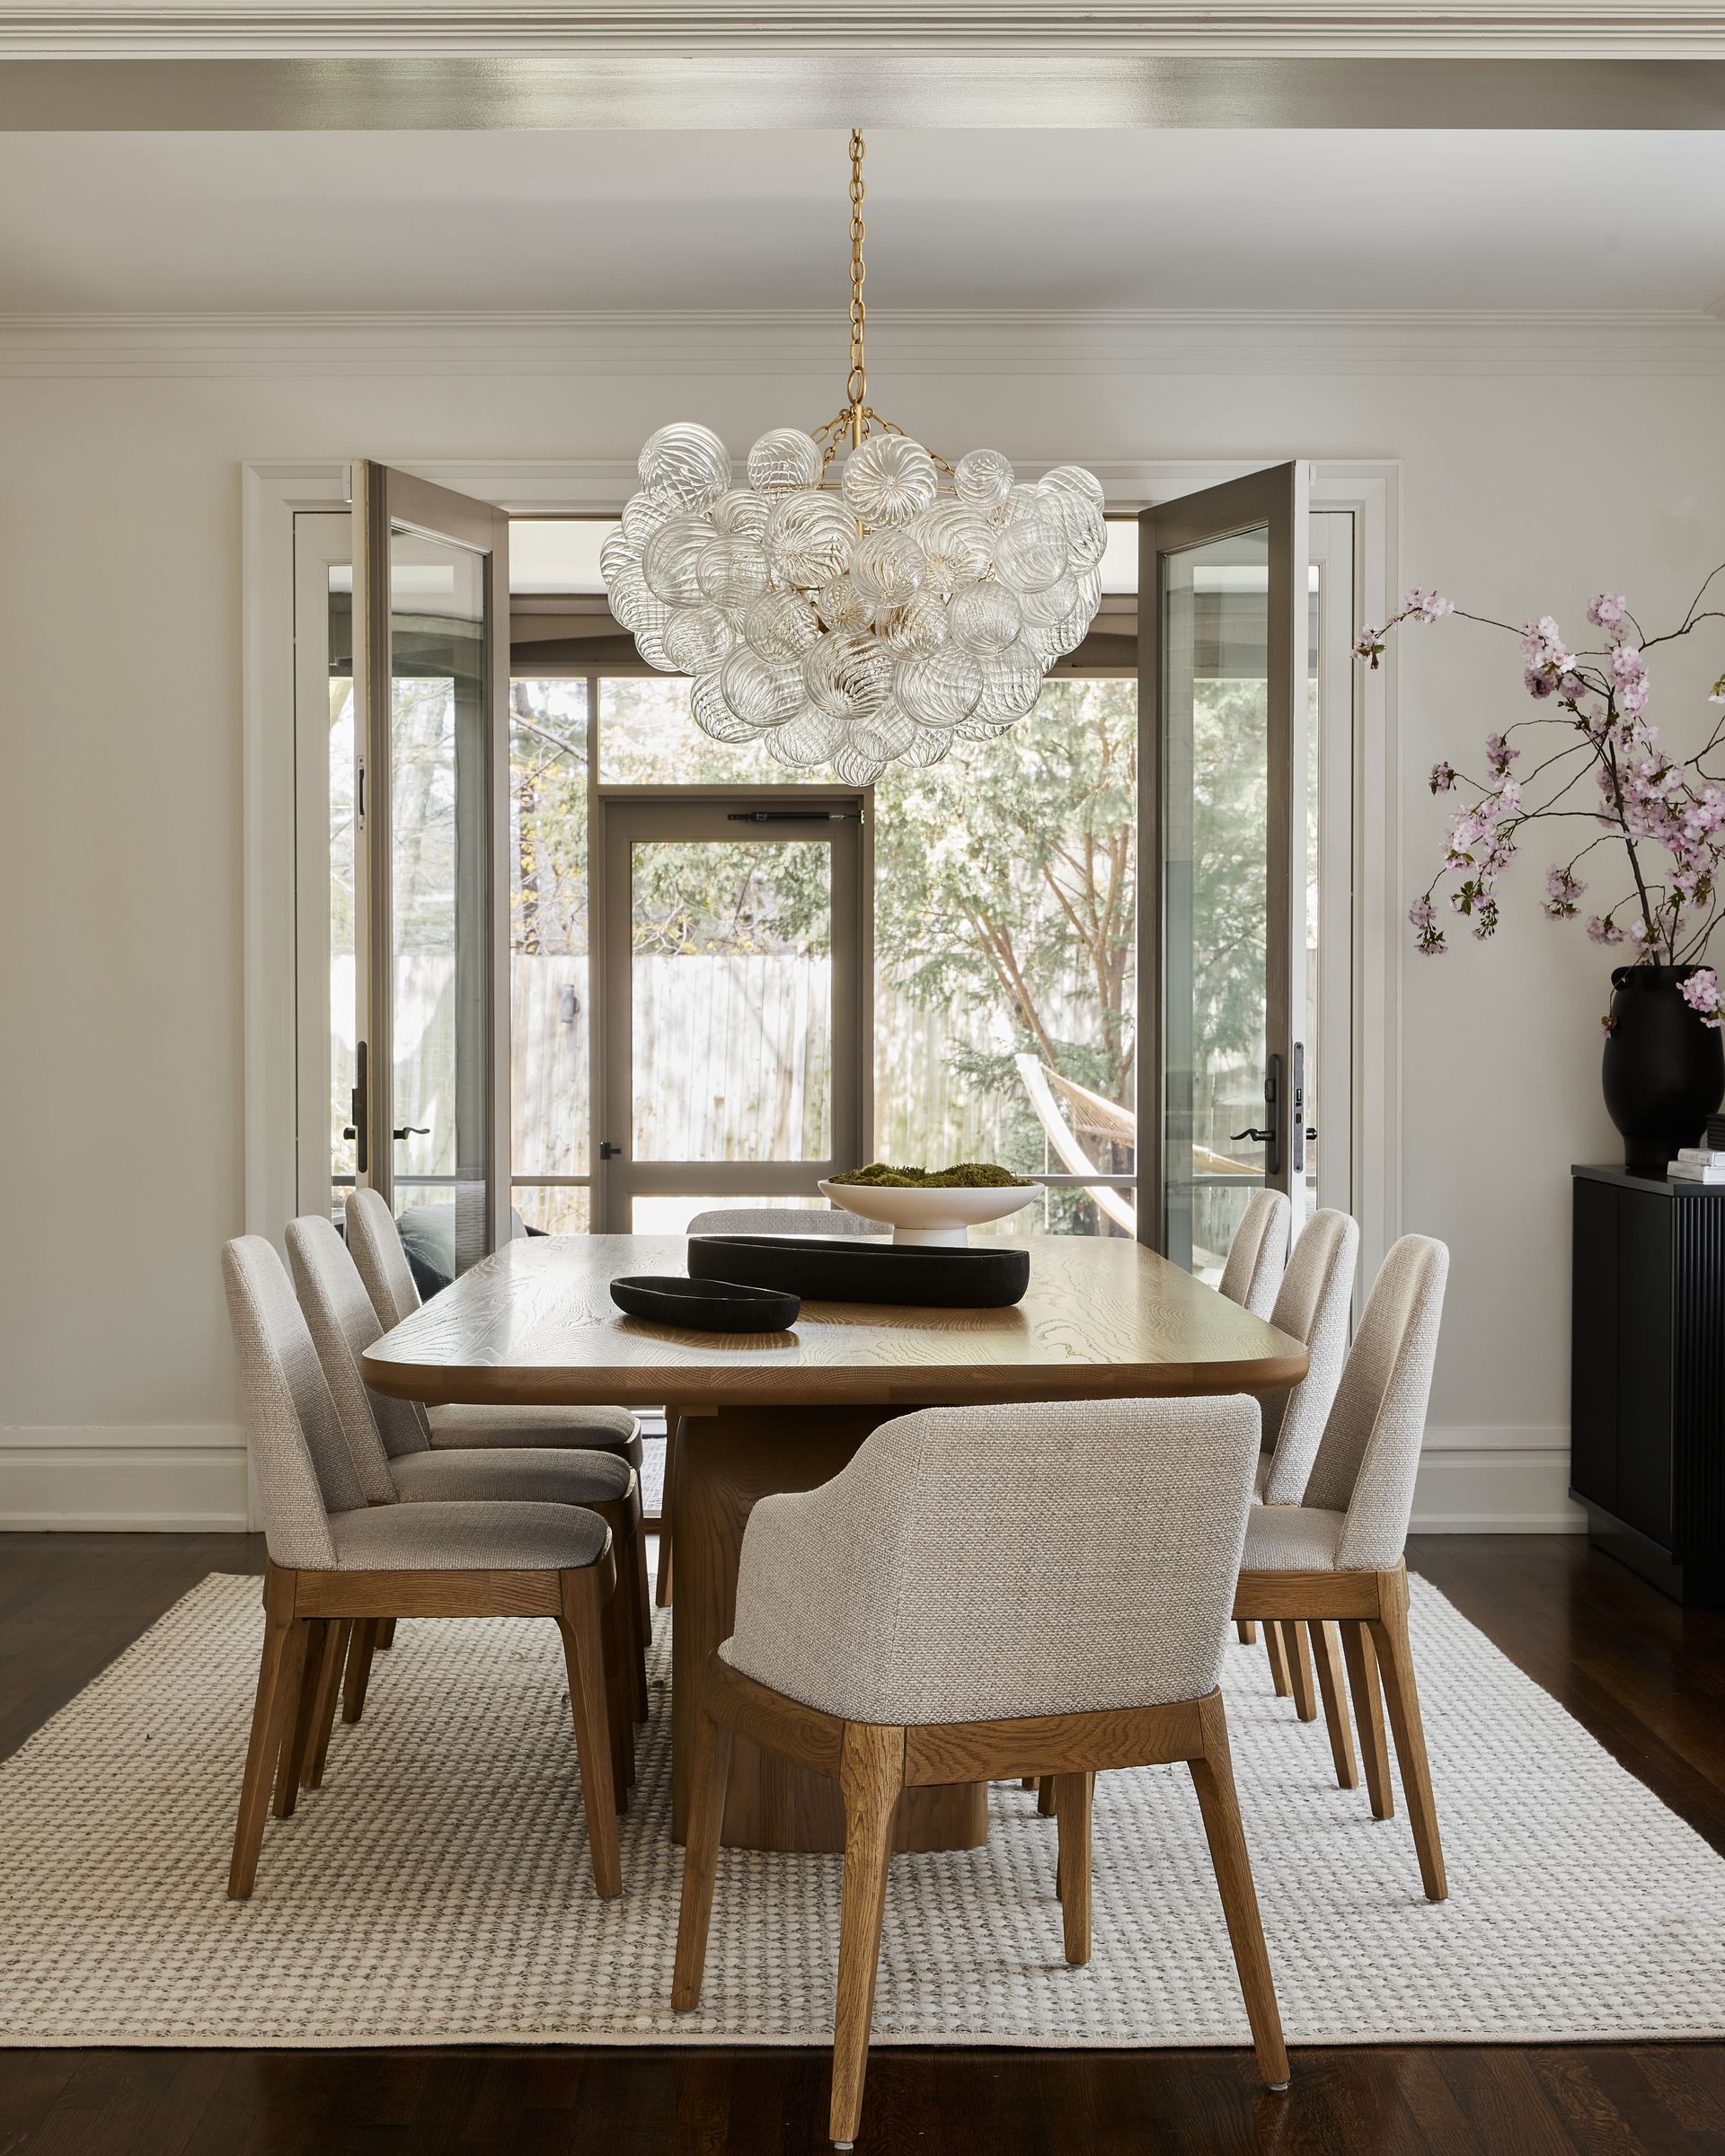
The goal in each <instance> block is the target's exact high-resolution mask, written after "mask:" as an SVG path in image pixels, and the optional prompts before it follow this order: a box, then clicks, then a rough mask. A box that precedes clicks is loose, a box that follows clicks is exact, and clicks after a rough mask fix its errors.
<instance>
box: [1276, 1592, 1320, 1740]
mask: <svg viewBox="0 0 1725 2156" xmlns="http://www.w3.org/2000/svg"><path fill="white" fill-rule="evenodd" d="M1282 1642H1283V1646H1284V1648H1286V1650H1287V1674H1288V1682H1289V1683H1291V1684H1292V1686H1293V1688H1294V1711H1295V1713H1296V1715H1298V1716H1299V1718H1300V1719H1301V1720H1302V1721H1303V1722H1315V1721H1316V1720H1317V1719H1318V1693H1317V1687H1316V1685H1315V1684H1314V1683H1313V1681H1312V1642H1311V1640H1310V1639H1307V1637H1306V1630H1305V1625H1303V1624H1302V1623H1301V1622H1300V1621H1299V1620H1298V1619H1297V1618H1295V1619H1293V1620H1292V1621H1289V1622H1288V1623H1287V1624H1286V1625H1284V1626H1283V1628H1282Z"/></svg>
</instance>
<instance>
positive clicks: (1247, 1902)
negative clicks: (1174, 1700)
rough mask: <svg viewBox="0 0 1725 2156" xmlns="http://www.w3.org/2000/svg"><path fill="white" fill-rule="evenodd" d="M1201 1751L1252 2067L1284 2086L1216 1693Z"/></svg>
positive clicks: (1199, 1777)
mask: <svg viewBox="0 0 1725 2156" xmlns="http://www.w3.org/2000/svg"><path fill="white" fill-rule="evenodd" d="M1201 1712H1202V1717H1203V1727H1204V1754H1203V1757H1202V1758H1200V1759H1194V1760H1191V1761H1189V1762H1188V1764H1189V1765H1190V1768H1191V1771H1192V1781H1193V1784H1194V1786H1195V1787H1196V1789H1197V1790H1198V1804H1199V1810H1200V1811H1201V1812H1202V1813H1203V1815H1204V1833H1205V1836H1206V1838H1207V1841H1208V1842H1209V1845H1210V1862H1211V1864H1212V1865H1213V1866H1214V1867H1215V1869H1216V1886H1217V1888H1218V1890H1219V1891H1220V1893H1221V1896H1222V1913H1223V1915H1224V1916H1225V1918H1226V1919H1227V1925H1228V1939H1229V1942H1230V1944H1231V1945H1232V1946H1233V1948H1234V1967H1235V1969H1236V1970H1237V1971H1238V1973H1239V1976H1240V1990H1241V1993H1242V1994H1243V1997H1244V1999H1245V2002H1246V2019H1248V2020H1249V2021H1250V2022H1251V2024H1252V2044H1253V2046H1254V2047H1255V2049H1256V2051H1257V2054H1258V2071H1259V2072H1260V2073H1261V2074H1262V2075H1263V2077H1264V2080H1265V2081H1266V2082H1267V2083H1268V2084H1269V2087H1270V2088H1272V2089H1286V2088H1287V2045H1286V2044H1285V2043H1284V2042H1283V2040H1282V2017H1281V2011H1280V2010H1279V2008H1278V2006H1277V2003H1276V1980H1275V1978H1274V1976H1272V1975H1271V1974H1270V1967H1269V1951H1268V1949H1267V1948H1265V1945H1264V1928H1263V1925H1262V1923H1261V1921H1260V1919H1259V1914H1258V1890H1257V1887H1256V1886H1254V1885H1253V1883H1252V1859H1251V1856H1250V1855H1249V1853H1248V1851H1247V1849H1246V1837H1245V1833H1244V1830H1243V1828H1242V1826H1241V1825H1240V1804H1239V1799H1238V1798H1237V1797H1236V1796H1235V1795H1234V1763H1233V1760H1232V1757H1231V1755H1230V1754H1229V1750H1228V1723H1227V1717H1226V1715H1225V1712H1224V1711H1223V1707H1222V1701H1221V1699H1220V1697H1219V1696H1218V1695H1216V1694H1212V1696H1211V1697H1210V1698H1209V1699H1207V1701H1204V1703H1203V1707H1202V1710H1201Z"/></svg>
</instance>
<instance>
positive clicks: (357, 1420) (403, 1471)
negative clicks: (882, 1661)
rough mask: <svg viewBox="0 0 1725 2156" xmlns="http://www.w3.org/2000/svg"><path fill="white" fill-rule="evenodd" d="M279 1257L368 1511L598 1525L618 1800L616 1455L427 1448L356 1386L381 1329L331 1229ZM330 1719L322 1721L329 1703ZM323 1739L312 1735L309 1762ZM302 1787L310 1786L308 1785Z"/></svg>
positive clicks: (628, 1671)
mask: <svg viewBox="0 0 1725 2156" xmlns="http://www.w3.org/2000/svg"><path fill="white" fill-rule="evenodd" d="M288 1262H289V1264H290V1265H291V1267H292V1268H293V1277H294V1285H295V1287H296V1291H297V1293H298V1296H299V1305H300V1309H301V1310H302V1312H304V1313H305V1321H306V1324H307V1325H308V1326H309V1328H310V1330H311V1335H312V1343H313V1346H314V1347H315V1348H316V1350H317V1358H318V1361H319V1363H320V1364H321V1365H322V1366H323V1379H324V1383H326V1384H327V1385H328V1387H329V1389H330V1395H331V1398H332V1400H333V1401H334V1403H335V1411H336V1417H337V1420H338V1421H339V1423H340V1424H341V1434H342V1436H343V1437H344V1439H345V1440H346V1443H347V1446H348V1452H349V1457H350V1458H351V1459H352V1462H353V1466H354V1471H355V1473H356V1474H357V1475H358V1480H359V1486H360V1489H362V1490H363V1491H364V1493H365V1498H366V1501H367V1504H370V1505H379V1506H382V1505H394V1504H397V1503H411V1504H422V1503H426V1502H428V1501H429V1502H432V1503H444V1502H449V1501H455V1502H465V1501H469V1500H471V1501H473V1502H475V1503H485V1504H493V1503H498V1502H503V1503H506V1504H522V1503H526V1504H558V1505H581V1506H587V1507H590V1508H591V1509H592V1510H593V1511H595V1512H597V1514H598V1515H599V1516H600V1518H602V1519H603V1520H604V1521H605V1522H606V1525H607V1526H608V1527H609V1528H610V1530H611V1533H612V1537H613V1539H614V1542H615V1547H616V1553H617V1562H618V1568H619V1570H620V1572H621V1575H622V1582H621V1586H620V1588H619V1591H618V1593H617V1595H616V1596H615V1600H614V1601H613V1602H612V1603H610V1604H608V1605H607V1607H606V1651H607V1657H608V1659H607V1680H608V1683H609V1685H610V1697H611V1701H612V1709H613V1714H614V1716H615V1724H616V1726H615V1733H614V1734H615V1749H616V1754H617V1756H616V1760H615V1775H616V1784H617V1790H618V1793H619V1795H620V1796H621V1795H623V1794H624V1793H625V1792H626V1791H627V1789H628V1788H629V1786H630V1784H631V1783H632V1780H633V1779H634V1744H633V1737H632V1732H631V1731H630V1728H629V1726H628V1708H627V1706H626V1705H625V1702H626V1701H630V1700H631V1698H632V1703H633V1709H634V1714H635V1717H636V1719H640V1720H642V1721H644V1720H645V1719H646V1718H647V1707H648V1699H647V1677H646V1648H647V1639H646V1636H645V1635H644V1634H643V1632H642V1630H641V1623H640V1609H641V1593H642V1590H644V1587H645V1584H646V1577H647V1564H646V1540H645V1535H644V1533H643V1531H642V1527H641V1497H640V1489H639V1485H638V1483H637V1481H636V1478H635V1472H634V1470H633V1469H632V1467H631V1466H630V1465H629V1462H627V1461H626V1460H620V1459H618V1458H616V1457H615V1454H610V1453H597V1452H576V1451H571V1450H569V1449H562V1450H556V1449H553V1448H551V1447H548V1446H547V1447H544V1448H538V1449H534V1448H528V1447H523V1446H517V1447H512V1448H509V1449H508V1450H498V1449H494V1448H493V1449H487V1448H484V1447H479V1448H475V1449H473V1450H472V1451H465V1452H462V1451H456V1450H455V1449H454V1448H453V1447H449V1446H446V1447H444V1448H443V1449H442V1450H440V1451H433V1450H432V1448H431V1447H430V1446H429V1445H427V1444H426V1442H425V1438H424V1434H423V1432H422V1430H421V1427H420V1423H419V1421H418V1419H417V1418H416V1417H415V1415H414V1413H413V1409H412V1405H411V1402H410V1401H404V1400H396V1399H393V1398H392V1397H391V1396H390V1395H389V1394H387V1393H383V1392H374V1391H373V1390H372V1388H371V1387H370V1386H369V1385H367V1383H366V1378H365V1370H364V1365H363V1363H362V1360H361V1358H362V1357H363V1356H364V1354H365V1352H366V1349H367V1347H370V1346H371V1345H372V1343H373V1341H374V1340H376V1339H379V1338H380V1337H381V1335H382V1332H383V1328H382V1326H381V1325H380V1324H379V1323H378V1321H377V1314H376V1311H375V1310H374V1309H373V1308H372V1305H371V1299H370V1297H369V1296H368V1295H367V1293H366V1287H365V1283H364V1281H363V1280H362V1279H361V1278H360V1277H359V1272H358V1267H357V1266H356V1265H355V1264H354V1261H353V1259H352V1258H351V1257H350V1256H349V1252H348V1249H347V1246H346V1244H345V1243H344V1242H343V1241H342V1240H341V1235H340V1234H339V1233H338V1232H337V1230H336V1228H335V1226H334V1224H333V1223H332V1221H331V1220H329V1219H328V1217H327V1216H325V1215H306V1216H305V1218H304V1219H300V1220H296V1221H292V1222H290V1223H289V1224H288ZM375 1651H376V1630H375V1628H372V1627H367V1628H364V1629H362V1630H360V1631H359V1632H358V1633H357V1634H356V1636H355V1638H354V1640H353V1642H352V1645H351V1647H350V1648H349V1662H348V1671H347V1678H346V1682H345V1684H344V1696H343V1701H342V1714H343V1718H344V1719H346V1720H348V1721H349V1722H355V1721H358V1719H359V1717H360V1714H361V1712H362V1711H363V1709H364V1705H365V1697H366V1689H367V1683H368V1682H369V1679H370V1673H371V1661H372V1656H373V1654H374V1653H375ZM331 1713H332V1714H333V1705H332V1707H331ZM326 1742H327V1738H326V1737H325V1736H323V1732H322V1731H321V1730H320V1732H319V1745H318V1749H317V1751H316V1752H315V1754H314V1760H313V1763H312V1764H313V1765H314V1766H318V1767H321V1764H322V1759H323V1745H324V1744H325V1743H326ZM312 1786H314V1787H315V1780H313V1783H312Z"/></svg>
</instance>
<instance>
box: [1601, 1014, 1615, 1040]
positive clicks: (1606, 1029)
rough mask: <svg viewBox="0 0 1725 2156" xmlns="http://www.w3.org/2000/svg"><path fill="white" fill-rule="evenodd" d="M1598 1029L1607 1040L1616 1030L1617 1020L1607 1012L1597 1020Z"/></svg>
mask: <svg viewBox="0 0 1725 2156" xmlns="http://www.w3.org/2000/svg"><path fill="white" fill-rule="evenodd" d="M1599 1030H1600V1031H1601V1032H1602V1033H1603V1034H1604V1035H1605V1037H1606V1039H1607V1040H1609V1039H1610V1038H1611V1037H1612V1035H1613V1034H1614V1032H1615V1031H1616V1030H1617V1021H1616V1020H1615V1019H1614V1018H1613V1017H1612V1016H1610V1014H1609V1013H1607V1014H1606V1016H1605V1017H1604V1018H1602V1019H1601V1020H1600V1021H1599Z"/></svg>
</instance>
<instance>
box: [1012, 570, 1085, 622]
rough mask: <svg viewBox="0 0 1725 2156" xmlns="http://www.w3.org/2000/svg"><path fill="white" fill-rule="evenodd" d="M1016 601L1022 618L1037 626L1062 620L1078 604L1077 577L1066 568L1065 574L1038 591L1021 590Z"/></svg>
mask: <svg viewBox="0 0 1725 2156" xmlns="http://www.w3.org/2000/svg"><path fill="white" fill-rule="evenodd" d="M1018 603H1019V607H1020V610H1021V612H1022V615H1023V618H1024V619H1025V620H1026V621H1027V622H1031V623H1035V624H1036V625H1038V626H1039V627H1041V628H1047V627H1048V624H1049V623H1053V622H1064V621H1065V620H1066V616H1067V615H1068V614H1070V613H1071V612H1072V610H1073V608H1074V607H1075V605H1077V604H1078V579H1077V578H1076V577H1075V576H1074V575H1073V573H1072V571H1071V570H1067V571H1066V575H1065V576H1063V577H1057V578H1056V579H1054V582H1053V583H1052V584H1048V585H1045V586H1044V587H1043V588H1042V589H1041V590H1040V591H1026V592H1022V593H1021V594H1020V595H1019V602H1018Z"/></svg>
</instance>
